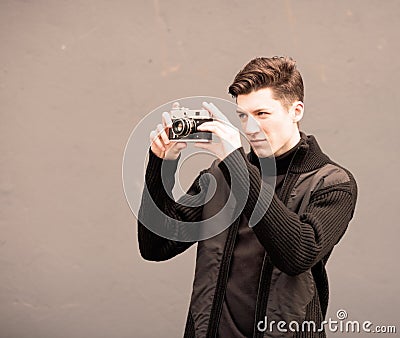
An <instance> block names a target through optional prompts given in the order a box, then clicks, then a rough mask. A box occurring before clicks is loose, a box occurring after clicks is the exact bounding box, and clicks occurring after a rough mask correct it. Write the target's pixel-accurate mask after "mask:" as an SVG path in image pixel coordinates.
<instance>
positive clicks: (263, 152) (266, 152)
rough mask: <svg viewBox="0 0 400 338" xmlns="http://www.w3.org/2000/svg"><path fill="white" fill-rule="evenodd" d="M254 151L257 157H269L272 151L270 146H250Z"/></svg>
mask: <svg viewBox="0 0 400 338" xmlns="http://www.w3.org/2000/svg"><path fill="white" fill-rule="evenodd" d="M251 148H252V149H253V151H254V153H255V154H256V155H257V157H260V158H263V157H270V156H272V155H273V151H272V149H270V148H264V147H254V146H252V147H251Z"/></svg>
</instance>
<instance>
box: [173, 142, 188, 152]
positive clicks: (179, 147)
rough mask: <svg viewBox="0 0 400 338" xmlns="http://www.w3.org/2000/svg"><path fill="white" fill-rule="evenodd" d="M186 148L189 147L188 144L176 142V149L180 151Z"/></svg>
mask: <svg viewBox="0 0 400 338" xmlns="http://www.w3.org/2000/svg"><path fill="white" fill-rule="evenodd" d="M186 147H187V143H186V142H175V145H174V148H175V149H176V150H179V151H181V150H183V149H185V148H186Z"/></svg>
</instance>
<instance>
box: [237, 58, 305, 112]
mask: <svg viewBox="0 0 400 338" xmlns="http://www.w3.org/2000/svg"><path fill="white" fill-rule="evenodd" d="M263 88H270V89H271V90H272V92H273V98H274V99H275V100H279V101H280V102H281V104H282V105H283V106H284V107H285V108H287V109H288V108H289V107H290V105H291V104H292V103H293V102H295V101H303V100H304V85H303V79H302V77H301V75H300V72H299V71H298V70H297V68H296V61H294V60H293V59H292V58H290V57H284V56H274V57H272V58H267V57H258V58H255V59H253V60H251V61H250V62H249V63H248V64H247V65H246V66H245V67H244V68H243V69H242V70H241V71H240V72H239V73H238V74H237V75H236V76H235V79H234V80H233V83H232V84H231V85H230V86H229V93H230V94H231V95H232V96H233V97H234V98H237V97H238V96H239V95H246V94H250V93H251V92H253V91H256V90H259V89H263Z"/></svg>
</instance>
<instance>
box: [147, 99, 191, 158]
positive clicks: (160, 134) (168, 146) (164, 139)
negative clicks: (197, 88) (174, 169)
mask: <svg viewBox="0 0 400 338" xmlns="http://www.w3.org/2000/svg"><path fill="white" fill-rule="evenodd" d="M177 105H179V103H178V104H177V103H174V105H173V107H176V106H177ZM171 127H172V120H171V116H170V115H169V113H167V112H164V113H163V114H162V124H159V125H157V128H156V129H155V130H153V131H151V133H150V142H151V151H152V152H153V153H154V155H156V156H157V157H159V158H162V159H164V160H176V159H177V158H178V157H179V154H180V153H181V151H182V149H184V148H186V146H187V144H186V142H171V141H170V140H169V138H168V131H169V129H170V128H171Z"/></svg>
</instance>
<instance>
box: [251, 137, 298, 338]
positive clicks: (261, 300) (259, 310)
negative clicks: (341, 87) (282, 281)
mask: <svg viewBox="0 0 400 338" xmlns="http://www.w3.org/2000/svg"><path fill="white" fill-rule="evenodd" d="M300 147H301V145H300V146H299V147H297V149H296V151H295V153H294V155H293V157H292V159H291V160H290V163H289V167H288V170H287V172H286V175H285V177H284V179H283V183H282V189H281V191H280V194H279V196H278V197H279V199H282V198H284V199H283V200H282V201H283V203H284V204H285V205H286V204H287V200H288V199H289V191H290V190H291V189H289V190H288V192H286V193H285V196H284V192H285V189H286V186H287V178H288V176H289V173H290V169H291V167H292V164H293V161H294V159H295V157H296V155H297V153H298V151H299V149H300ZM266 258H267V253H266V252H265V254H264V258H263V262H262V265H261V274H260V279H259V282H258V291H257V300H256V311H255V321H254V327H253V338H257V337H258V336H259V337H261V338H262V337H263V336H264V333H263V332H258V331H257V323H258V322H259V321H260V320H262V319H263V318H261V316H262V315H263V314H265V312H266V310H267V309H266V308H267V302H268V297H269V287H270V285H269V284H270V282H271V277H272V271H273V265H272V264H269V263H268V264H266ZM267 268H268V269H267ZM266 269H267V270H266ZM265 270H266V272H265ZM264 279H266V280H264ZM267 281H268V288H267V290H265V291H266V292H265V293H264V294H263V295H262V297H260V290H261V284H263V283H264V282H267ZM260 305H263V306H260Z"/></svg>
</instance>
